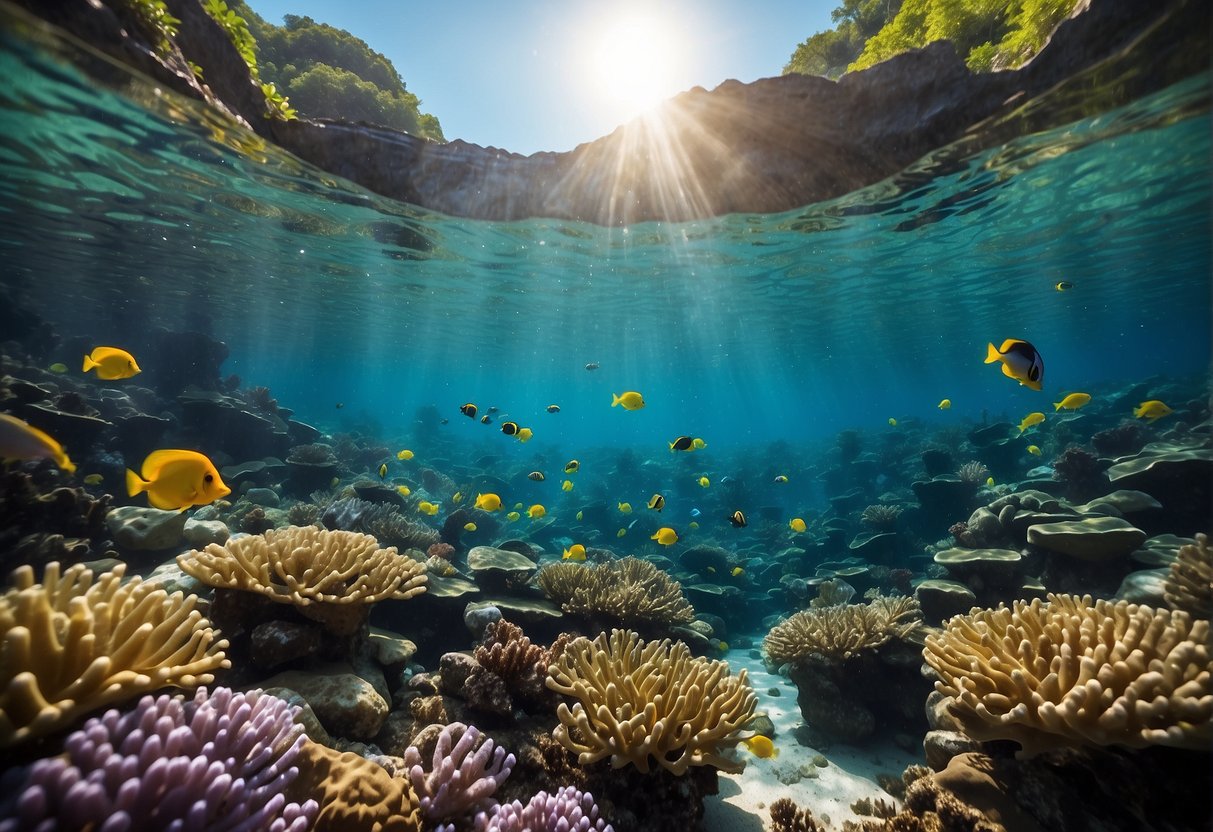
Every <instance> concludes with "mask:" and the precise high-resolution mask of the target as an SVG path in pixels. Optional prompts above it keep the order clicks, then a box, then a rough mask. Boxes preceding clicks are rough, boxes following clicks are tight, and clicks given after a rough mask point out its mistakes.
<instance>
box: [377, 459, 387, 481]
mask: <svg viewBox="0 0 1213 832" xmlns="http://www.w3.org/2000/svg"><path fill="white" fill-rule="evenodd" d="M386 476H387V463H386V462H385V463H383V464H382V465H380V466H379V479H383V478H384V477H386Z"/></svg>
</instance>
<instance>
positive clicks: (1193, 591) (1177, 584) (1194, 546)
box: [1163, 534, 1213, 618]
mask: <svg viewBox="0 0 1213 832" xmlns="http://www.w3.org/2000/svg"><path fill="white" fill-rule="evenodd" d="M1163 592H1164V595H1165V597H1166V599H1167V606H1169V607H1170V608H1171V609H1173V610H1183V611H1184V612H1187V613H1191V614H1192V615H1194V616H1196V617H1197V618H1208V617H1209V616H1210V615H1211V614H1213V549H1210V548H1209V538H1208V536H1207V535H1203V534H1198V535H1196V542H1195V543H1189V544H1186V545H1184V546H1180V547H1179V556H1178V557H1177V558H1176V559H1175V562H1174V563H1172V564H1171V571H1170V572H1169V573H1168V574H1167V578H1166V580H1165V581H1164V582H1163Z"/></svg>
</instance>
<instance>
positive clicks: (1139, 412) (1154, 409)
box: [1133, 399, 1175, 422]
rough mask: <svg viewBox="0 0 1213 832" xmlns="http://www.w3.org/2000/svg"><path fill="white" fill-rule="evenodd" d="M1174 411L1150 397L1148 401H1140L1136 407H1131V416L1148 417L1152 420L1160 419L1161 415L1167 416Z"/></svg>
mask: <svg viewBox="0 0 1213 832" xmlns="http://www.w3.org/2000/svg"><path fill="white" fill-rule="evenodd" d="M1174 412H1175V411H1173V410H1171V408H1169V407H1167V406H1166V405H1165V404H1163V403H1162V402H1160V401H1159V400H1158V399H1150V401H1148V402H1142V403H1141V404H1139V405H1138V406H1137V407H1135V408H1133V416H1134V418H1137V419H1149V420H1150V421H1151V422H1153V421H1154V420H1155V419H1161V418H1162V417H1163V416H1169V415H1170V414H1172V413H1174Z"/></svg>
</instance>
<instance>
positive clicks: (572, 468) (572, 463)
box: [564, 459, 581, 474]
mask: <svg viewBox="0 0 1213 832" xmlns="http://www.w3.org/2000/svg"><path fill="white" fill-rule="evenodd" d="M580 470H581V463H580V462H578V461H577V460H575V459H570V460H569V461H568V462H566V463H565V464H564V472H565V473H566V474H576V473H577V472H578V471H580Z"/></svg>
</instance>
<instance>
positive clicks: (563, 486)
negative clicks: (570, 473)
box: [560, 480, 573, 491]
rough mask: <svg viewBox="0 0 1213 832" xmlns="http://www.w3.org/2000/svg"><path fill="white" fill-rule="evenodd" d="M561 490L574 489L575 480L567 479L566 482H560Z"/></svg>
mask: <svg viewBox="0 0 1213 832" xmlns="http://www.w3.org/2000/svg"><path fill="white" fill-rule="evenodd" d="M560 490H561V491H572V490H573V481H572V480H565V481H564V482H562V483H561V484H560Z"/></svg>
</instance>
